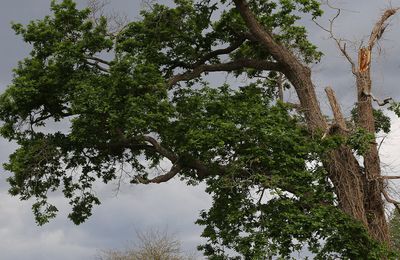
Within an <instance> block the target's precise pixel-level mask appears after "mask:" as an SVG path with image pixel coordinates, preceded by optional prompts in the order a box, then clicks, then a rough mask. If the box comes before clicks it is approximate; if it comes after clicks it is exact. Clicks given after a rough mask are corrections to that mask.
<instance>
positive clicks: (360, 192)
mask: <svg viewBox="0 0 400 260" xmlns="http://www.w3.org/2000/svg"><path fill="white" fill-rule="evenodd" d="M233 2H234V3H235V5H236V8H237V10H238V11H239V13H240V15H241V16H242V18H243V20H244V21H245V23H246V25H247V27H248V28H249V30H250V33H251V34H252V35H253V36H254V37H255V39H256V40H257V41H258V42H259V43H261V44H262V46H264V48H265V49H266V50H267V51H268V52H269V53H271V55H272V56H273V58H274V59H275V60H276V61H277V62H278V63H279V64H281V65H282V72H283V73H284V74H285V76H286V77H287V78H288V80H289V81H290V82H291V83H292V85H293V86H294V88H295V90H296V93H297V96H298V98H299V100H300V104H301V109H302V111H304V114H305V117H306V121H307V124H308V127H309V129H310V131H311V133H313V134H314V133H317V132H319V131H322V132H323V131H325V130H326V129H327V128H328V123H327V121H326V120H325V118H324V117H323V114H322V111H321V109H320V106H319V103H318V99H317V97H316V93H315V89H314V85H313V83H312V80H311V70H310V69H309V68H308V67H307V66H305V65H303V64H302V63H301V62H300V61H299V60H298V59H297V58H296V57H295V56H294V55H293V54H292V53H291V51H290V50H289V49H287V48H286V47H285V46H283V45H281V44H279V43H278V42H276V41H275V40H274V38H273V36H272V34H271V33H270V32H269V31H268V28H264V27H263V26H262V25H261V24H260V23H259V22H258V21H257V19H256V17H255V15H254V14H253V13H252V11H251V10H250V8H249V6H248V4H247V2H246V1H245V0H233ZM368 66H369V64H368ZM357 75H358V76H357V88H358V101H359V105H358V109H359V114H360V115H362V116H361V122H360V126H361V127H363V128H365V129H366V130H367V131H369V132H370V133H374V131H375V126H374V119H373V112H372V105H371V100H370V98H368V96H366V95H364V94H363V91H364V90H365V91H370V89H371V81H370V77H369V70H368V73H358V74H357ZM368 93H369V92H368ZM323 163H324V166H325V168H326V170H327V171H328V175H329V178H330V179H331V181H332V183H333V185H334V188H335V192H336V195H337V197H338V204H339V207H340V208H341V209H342V210H343V211H344V212H345V213H347V214H349V215H350V216H352V217H354V218H355V219H357V220H359V221H360V222H361V223H363V224H364V226H365V227H366V228H367V230H368V231H369V233H370V234H371V236H372V237H373V238H375V239H376V240H378V241H380V242H384V243H388V242H389V234H388V228H387V222H386V218H385V214H384V210H383V209H384V202H383V200H382V198H381V191H382V185H381V182H380V181H379V180H380V163H379V156H378V151H377V147H376V144H371V145H370V149H369V151H368V152H367V154H366V155H365V156H364V166H365V173H364V171H363V170H362V167H360V164H359V162H358V161H357V159H356V158H355V156H354V154H353V152H352V150H351V149H350V148H349V147H346V146H344V145H342V146H341V147H339V148H337V149H336V150H334V151H332V152H331V153H329V154H328V155H327V157H326V158H325V160H324V162H323Z"/></svg>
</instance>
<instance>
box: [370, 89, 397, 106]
mask: <svg viewBox="0 0 400 260" xmlns="http://www.w3.org/2000/svg"><path fill="white" fill-rule="evenodd" d="M363 94H364V95H365V96H367V97H370V98H372V100H373V101H375V102H376V103H377V104H378V105H379V106H381V107H382V106H384V105H387V104H389V103H390V101H393V98H391V97H388V98H385V99H384V100H382V101H380V100H379V99H377V98H376V97H374V95H373V94H372V93H367V92H365V91H363Z"/></svg>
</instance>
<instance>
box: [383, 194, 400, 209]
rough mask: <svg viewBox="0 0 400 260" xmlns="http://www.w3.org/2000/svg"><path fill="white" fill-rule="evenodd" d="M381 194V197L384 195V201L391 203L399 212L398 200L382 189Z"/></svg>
mask: <svg viewBox="0 0 400 260" xmlns="http://www.w3.org/2000/svg"><path fill="white" fill-rule="evenodd" d="M382 194H383V197H385V199H386V201H387V202H389V203H392V204H393V205H394V206H395V208H396V210H397V212H399V213H400V202H399V201H396V200H394V199H392V198H391V197H390V196H389V194H388V193H387V192H386V191H385V190H383V191H382Z"/></svg>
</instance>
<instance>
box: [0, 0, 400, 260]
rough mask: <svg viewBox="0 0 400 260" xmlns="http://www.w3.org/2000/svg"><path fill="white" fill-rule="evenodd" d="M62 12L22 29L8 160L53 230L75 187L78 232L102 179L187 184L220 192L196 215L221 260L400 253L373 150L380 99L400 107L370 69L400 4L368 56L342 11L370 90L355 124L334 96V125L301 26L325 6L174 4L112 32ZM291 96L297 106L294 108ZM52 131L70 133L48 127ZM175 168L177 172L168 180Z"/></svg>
mask: <svg viewBox="0 0 400 260" xmlns="http://www.w3.org/2000/svg"><path fill="white" fill-rule="evenodd" d="M51 8H52V11H53V14H52V15H51V16H47V17H45V18H44V19H43V20H38V21H33V22H31V23H30V24H28V25H27V26H23V25H20V24H14V25H13V28H14V30H15V31H16V32H17V34H20V35H21V36H22V37H23V39H24V41H26V42H28V43H30V44H32V52H31V53H30V56H29V57H28V58H26V59H25V60H23V61H21V62H20V63H19V65H18V67H17V68H16V69H15V71H14V73H15V77H14V80H13V82H12V84H11V85H10V86H9V87H8V88H7V90H6V92H5V93H4V94H3V95H2V96H1V99H0V118H1V119H2V120H3V122H4V124H3V126H2V127H1V134H2V135H3V136H4V137H6V138H8V139H9V140H14V141H16V142H17V143H18V145H19V148H18V149H17V150H16V151H15V153H13V154H12V155H11V156H10V160H9V162H8V163H7V164H6V165H5V168H6V169H7V170H9V171H10V172H12V173H13V175H12V177H10V178H9V183H10V185H11V188H10V193H11V194H12V195H18V196H20V198H21V199H23V200H27V199H30V198H32V197H34V198H36V200H37V201H36V203H35V204H34V205H33V211H34V213H35V216H36V220H37V222H38V223H39V224H44V223H45V222H47V221H48V220H49V218H51V217H54V216H55V214H56V212H57V208H56V207H55V206H54V205H51V204H49V203H48V202H47V198H48V192H49V191H55V190H58V189H61V190H62V192H63V193H64V195H65V197H67V198H69V199H70V203H71V205H72V213H71V214H70V216H69V217H70V218H71V220H72V221H74V222H75V223H76V224H79V223H81V222H83V221H84V220H86V219H87V218H88V217H89V216H90V215H91V210H92V207H93V205H95V204H99V203H100V201H99V199H98V198H97V197H96V196H95V193H94V191H93V189H92V186H93V183H94V182H95V181H98V180H101V181H103V182H105V183H108V182H110V181H112V180H114V179H116V178H118V177H119V176H120V175H121V174H125V175H126V176H127V178H129V179H130V181H131V182H132V183H137V184H151V183H161V182H168V181H169V180H170V179H172V178H174V177H176V176H179V177H180V178H182V179H183V180H185V181H187V183H188V184H192V185H195V184H197V183H199V182H205V183H206V184H207V192H209V193H210V194H211V195H212V197H213V205H212V207H211V208H210V209H209V210H208V211H204V212H202V214H201V216H200V219H199V220H198V223H199V224H201V225H204V226H205V229H204V232H203V236H204V237H206V238H207V239H208V240H207V243H206V244H205V245H202V246H200V249H202V250H203V251H204V253H205V255H207V256H209V257H210V258H212V259H225V257H227V255H228V253H227V252H236V254H239V255H241V256H243V257H244V258H245V259H263V258H265V257H266V256H272V255H278V256H282V257H289V255H290V254H291V253H292V252H294V251H297V250H301V249H302V248H303V247H304V246H307V247H308V249H309V250H310V251H311V252H313V253H315V256H316V257H317V258H321V259H328V258H329V259H330V258H335V257H343V258H350V259H382V258H385V257H386V258H387V257H392V256H393V255H392V252H391V250H390V235H389V231H388V224H387V218H386V216H385V210H384V206H385V201H384V198H386V200H388V201H389V202H391V203H396V202H395V201H394V200H393V199H391V198H390V197H389V195H388V194H387V192H386V191H385V185H384V184H385V183H384V177H383V176H382V175H381V165H380V160H379V155H378V149H377V143H376V142H375V133H376V132H378V131H388V129H389V128H390V126H389V122H388V118H387V117H386V116H385V115H384V114H383V113H382V111H380V110H376V109H374V108H373V104H372V103H373V101H376V102H377V104H379V105H389V106H390V107H389V108H391V109H392V110H394V111H395V112H398V110H399V106H398V105H397V104H396V103H394V102H393V101H392V100H390V99H387V100H384V101H382V102H381V101H379V100H378V99H376V98H375V97H374V96H373V95H372V92H371V75H370V61H371V51H372V49H373V48H374V46H375V45H376V42H377V41H378V40H379V39H380V37H381V36H382V34H383V33H384V30H385V28H386V25H387V21H388V19H389V18H390V17H391V16H393V15H394V14H395V13H396V12H397V9H395V8H392V9H388V10H386V12H384V14H383V15H382V16H381V18H380V19H379V20H378V22H377V23H376V25H375V27H374V28H372V33H371V36H370V38H369V41H368V42H367V43H366V45H365V46H363V47H362V48H360V53H359V61H358V62H354V61H353V59H352V57H351V55H350V54H349V53H348V52H347V50H346V46H345V45H344V44H343V42H342V41H341V40H340V39H337V38H336V37H335V36H334V35H333V32H332V24H333V21H334V19H335V18H336V16H335V18H334V19H331V26H328V28H324V29H325V30H326V31H327V33H329V34H330V35H331V37H332V39H333V40H335V41H336V43H337V46H338V50H339V51H341V52H342V54H343V55H344V57H345V58H346V59H347V60H348V61H349V64H350V66H349V71H350V70H351V72H352V73H353V75H354V77H355V81H356V85H357V89H356V91H357V93H358V97H357V100H356V106H355V108H354V110H353V113H352V114H353V119H352V120H346V119H345V117H344V116H343V114H342V113H341V111H340V107H339V105H338V102H337V100H336V98H335V94H334V92H333V91H332V89H330V88H328V89H326V91H327V95H328V98H329V101H330V104H331V107H332V110H333V115H334V118H333V119H329V118H328V117H327V116H325V115H324V114H323V112H322V111H321V108H320V106H319V102H318V99H317V96H316V93H315V86H314V84H313V82H312V77H311V75H312V71H311V69H310V65H311V64H312V63H315V62H318V61H319V59H320V57H321V55H322V54H321V53H320V52H319V51H318V50H317V48H316V46H314V45H313V44H312V43H311V42H310V41H309V40H308V39H307V31H306V29H305V27H303V26H301V25H300V19H301V18H302V17H309V18H311V19H314V20H315V19H317V18H318V17H319V16H321V15H322V10H321V7H320V3H319V1H317V0H275V1H267V0H232V1H228V0H225V1H212V0H197V1H195V0H175V5H174V6H173V7H167V6H164V5H159V4H154V5H152V6H151V8H148V9H147V10H144V11H143V12H142V13H141V19H140V20H138V21H133V22H130V23H127V24H126V25H124V26H120V27H119V28H118V30H114V31H113V32H111V31H110V30H109V29H108V26H107V19H106V18H104V17H100V18H98V19H94V18H93V16H92V15H91V14H90V10H89V9H85V10H78V9H76V6H75V4H74V3H73V1H71V0H64V1H62V2H61V3H56V2H52V5H51ZM107 52H108V53H110V54H107ZM217 72H220V73H228V75H229V77H230V78H233V77H246V78H248V80H247V83H242V84H240V83H237V81H236V82H235V81H233V80H227V83H226V84H223V85H222V86H215V85H214V84H213V83H212V81H210V80H209V79H210V77H206V75H207V74H211V73H217ZM229 82H232V83H229ZM289 88H292V89H294V90H295V92H296V94H297V98H298V102H299V103H298V104H293V103H288V102H286V101H287V100H285V99H284V95H283V93H284V91H285V90H286V89H289ZM54 122H61V123H62V124H63V125H64V126H65V125H67V126H68V127H67V128H68V129H63V130H60V131H50V130H49V129H48V128H46V125H48V124H54ZM165 161H169V162H170V165H171V167H170V170H169V171H168V172H166V173H163V174H157V173H156V172H155V171H154V169H156V168H157V166H159V164H160V163H164V162H165ZM155 174H156V175H155ZM226 249H228V250H226Z"/></svg>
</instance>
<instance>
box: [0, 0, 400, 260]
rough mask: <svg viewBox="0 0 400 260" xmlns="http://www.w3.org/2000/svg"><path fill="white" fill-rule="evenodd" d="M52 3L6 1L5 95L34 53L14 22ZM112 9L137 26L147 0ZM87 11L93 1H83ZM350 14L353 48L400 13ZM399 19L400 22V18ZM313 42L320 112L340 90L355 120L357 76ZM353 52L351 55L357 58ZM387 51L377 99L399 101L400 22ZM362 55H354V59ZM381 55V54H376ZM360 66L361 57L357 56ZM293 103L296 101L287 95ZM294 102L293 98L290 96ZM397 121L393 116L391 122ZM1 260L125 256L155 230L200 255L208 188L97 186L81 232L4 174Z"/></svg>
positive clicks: (379, 67) (0, 45)
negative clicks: (37, 208)
mask: <svg viewBox="0 0 400 260" xmlns="http://www.w3.org/2000/svg"><path fill="white" fill-rule="evenodd" d="M49 2H50V1H49V0H34V1H32V0H2V1H1V9H0V35H1V40H0V91H3V90H4V89H5V88H6V86H7V85H8V84H9V82H10V80H11V78H12V68H13V67H15V66H16V64H17V61H18V60H20V59H22V58H24V57H25V56H26V55H27V54H28V52H29V46H28V45H26V44H25V43H24V42H23V41H22V40H21V39H20V38H19V37H17V36H15V35H14V33H13V31H12V30H11V29H10V22H11V21H17V22H21V23H27V22H28V21H30V20H32V19H39V18H41V17H43V16H44V15H46V14H48V13H49ZM111 2H112V3H111V4H110V6H109V8H110V9H113V10H115V11H117V12H123V13H125V14H127V15H128V16H129V17H130V18H135V17H137V15H138V10H139V8H140V2H141V1H140V0H112V1H111ZM78 3H79V6H81V7H83V6H85V3H86V1H85V0H80V1H78ZM332 3H335V4H336V5H337V6H340V7H342V8H343V9H344V10H345V11H344V12H343V13H342V16H340V18H339V19H338V20H337V23H336V26H335V31H336V32H337V34H338V36H339V37H343V38H346V39H349V40H352V41H353V42H354V43H355V44H356V45H355V46H358V44H360V40H362V39H364V40H365V39H366V37H367V36H368V34H369V32H370V28H371V27H372V25H373V23H374V21H375V20H376V19H377V18H378V17H379V15H380V14H381V12H382V10H383V9H384V8H385V7H388V6H390V4H392V5H396V4H398V5H400V1H397V0H393V1H391V2H389V1H386V0H351V1H350V0H348V1H344V0H337V1H333V2H332ZM399 17H400V16H399ZM305 22H306V23H307V25H309V26H310V32H311V35H310V36H311V38H312V39H313V41H314V42H316V43H318V44H319V45H320V46H321V49H322V51H323V52H324V53H325V54H326V55H325V57H324V58H323V60H322V62H321V63H320V64H319V65H316V66H314V67H313V71H314V78H315V82H316V88H317V92H318V94H319V95H320V96H321V99H320V102H321V106H322V107H323V108H324V109H325V110H326V111H328V105H327V101H326V99H325V98H324V91H323V89H324V87H325V86H327V85H331V86H333V88H334V89H335V91H336V93H337V95H338V97H339V100H341V104H342V107H343V110H344V111H345V112H346V113H348V112H349V111H350V110H351V108H352V105H353V103H354V97H355V86H354V80H353V78H352V77H351V73H350V68H349V66H348V64H347V63H346V62H345V60H344V59H343V57H341V56H340V54H339V52H338V51H337V50H336V48H335V46H334V45H333V43H332V40H329V39H328V35H326V33H324V32H323V31H321V30H320V29H318V28H317V27H316V26H314V25H313V24H312V23H310V22H307V21H305ZM350 47H351V46H349V51H350V50H351V48H350ZM381 47H382V51H381V52H380V53H379V55H376V56H375V58H374V65H373V68H374V93H375V96H379V97H386V96H392V97H393V98H397V100H400V89H399V88H400V86H399V84H398V82H399V80H398V79H399V77H400V59H399V58H398V57H400V18H394V19H393V20H392V23H391V26H390V27H389V29H388V32H387V33H386V35H385V39H384V41H383V42H382V43H381ZM353 54H355V53H353ZM377 54H378V53H377ZM354 58H355V56H354ZM288 95H289V94H288ZM288 98H290V96H288ZM391 116H393V115H391ZM399 129H400V122H399V120H397V119H394V121H393V127H392V130H393V132H392V133H391V134H390V135H389V136H388V137H387V139H386V141H385V143H384V145H383V147H382V161H383V162H384V164H385V168H384V170H385V173H387V174H396V172H397V171H398V169H400V168H399V167H398V164H399V161H398V160H397V157H398V155H399V152H400V130H399ZM0 145H1V147H2V149H1V150H0V161H1V162H5V161H6V160H7V157H8V155H9V154H10V153H11V152H12V151H13V149H15V146H14V145H13V144H11V143H8V142H6V141H5V140H3V139H0ZM0 173H1V175H0V238H1V240H2V242H1V243H0V259H5V260H8V259H15V260H19V259H21V260H23V259H34V260H36V259H41V260H50V259H60V260H70V259H71V260H72V259H94V256H95V255H96V253H98V252H99V250H101V249H110V248H121V249H123V248H126V247H129V245H130V244H131V243H134V242H135V233H136V232H137V231H143V230H146V229H148V228H160V229H165V228H166V227H167V228H168V230H169V231H170V232H171V233H174V234H176V236H177V237H178V238H179V239H180V240H182V243H183V248H184V249H185V250H186V251H195V247H196V245H197V244H198V243H199V242H200V238H199V235H200V232H201V228H200V227H198V226H196V225H195V224H194V221H195V220H196V218H197V216H198V213H199V211H200V210H201V209H205V208H207V207H208V206H209V205H210V198H209V197H208V196H207V195H206V194H205V193H204V191H203V189H204V187H203V186H199V187H187V186H186V185H185V184H182V183H180V182H179V181H178V180H175V181H173V182H170V183H168V184H162V185H153V186H130V185H124V186H122V187H121V189H120V191H119V193H118V194H117V193H116V192H115V188H116V186H115V185H109V186H103V185H98V189H97V192H98V194H99V195H100V197H101V198H102V205H101V206H99V207H97V208H96V209H95V210H94V214H93V216H92V217H91V218H90V219H89V220H88V221H87V222H86V223H84V224H82V225H80V226H75V225H74V224H72V223H71V222H70V221H69V220H68V219H67V217H66V216H67V214H68V212H69V207H68V206H67V203H66V201H65V200H64V199H63V198H62V197H59V196H57V195H54V196H53V197H52V201H54V202H55V203H56V205H57V206H58V207H59V209H60V212H59V215H58V217H57V218H56V219H55V220H53V221H52V222H50V223H49V224H47V225H45V226H44V227H37V226H36V225H35V223H34V220H33V216H32V213H31V209H30V207H31V202H20V201H19V200H18V199H17V198H11V197H10V196H9V195H8V194H7V183H6V181H5V179H6V178H7V176H8V173H6V172H4V170H0Z"/></svg>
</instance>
